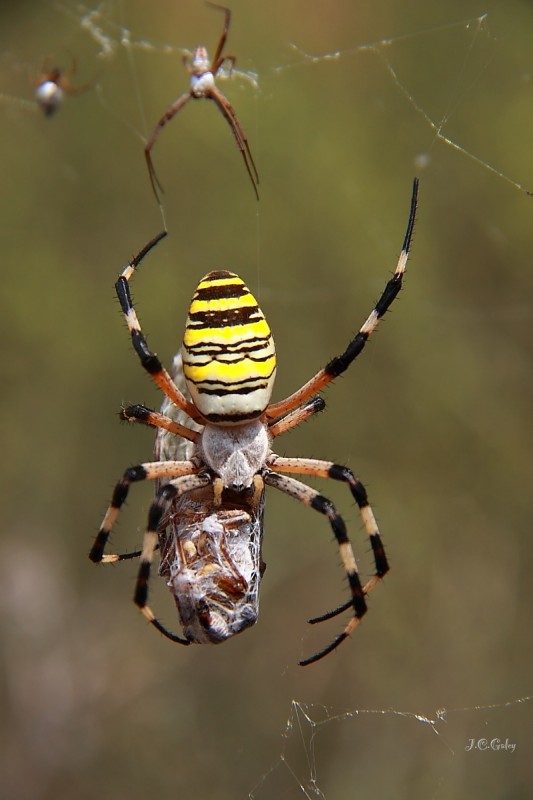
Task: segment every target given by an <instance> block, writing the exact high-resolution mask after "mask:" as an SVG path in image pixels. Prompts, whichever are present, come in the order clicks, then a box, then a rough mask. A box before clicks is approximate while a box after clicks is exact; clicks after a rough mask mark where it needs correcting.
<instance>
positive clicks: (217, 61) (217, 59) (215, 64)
mask: <svg viewBox="0 0 533 800" xmlns="http://www.w3.org/2000/svg"><path fill="white" fill-rule="evenodd" d="M207 5H208V6H211V8H216V9H217V10H218V11H223V12H224V28H223V30H222V33H221V35H220V39H219V40H218V44H217V49H216V52H215V55H214V57H213V61H212V64H211V70H212V72H213V75H216V74H217V72H218V69H219V67H220V65H221V64H222V61H224V58H221V56H222V51H223V50H224V45H225V44H226V39H227V38H228V33H229V26H230V22H231V10H230V9H229V8H226V7H225V6H219V5H218V4H217V3H210V2H209V0H207ZM226 57H227V56H226Z"/></svg>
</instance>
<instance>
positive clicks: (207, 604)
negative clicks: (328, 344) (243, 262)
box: [90, 179, 418, 666]
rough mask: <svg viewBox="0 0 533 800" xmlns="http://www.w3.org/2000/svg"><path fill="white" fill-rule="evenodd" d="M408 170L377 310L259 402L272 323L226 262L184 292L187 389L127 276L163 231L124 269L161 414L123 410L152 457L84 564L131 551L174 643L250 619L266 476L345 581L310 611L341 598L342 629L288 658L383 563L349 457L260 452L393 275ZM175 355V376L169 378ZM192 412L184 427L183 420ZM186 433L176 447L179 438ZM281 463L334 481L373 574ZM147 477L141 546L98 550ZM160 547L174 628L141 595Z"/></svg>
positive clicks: (359, 598) (270, 372) (296, 411)
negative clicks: (284, 388) (344, 493)
mask: <svg viewBox="0 0 533 800" xmlns="http://www.w3.org/2000/svg"><path fill="white" fill-rule="evenodd" d="M417 195H418V180H417V179H415V181H414V183H413V192H412V198H411V208H410V213H409V221H408V225H407V231H406V234H405V238H404V242H403V247H402V251H401V253H400V257H399V259H398V263H397V265H396V270H395V272H394V274H393V276H392V278H391V279H390V280H389V282H388V283H387V285H386V287H385V290H384V292H383V294H382V295H381V297H380V298H379V300H378V302H377V304H376V306H375V308H374V309H373V311H372V312H371V313H370V315H369V317H368V318H367V320H366V321H365V322H364V323H363V325H362V327H361V328H360V329H359V332H358V333H357V334H356V336H355V337H354V338H353V339H352V341H351V342H350V344H349V345H348V347H347V348H346V350H345V351H344V353H342V355H340V356H337V357H335V358H333V359H332V360H331V361H329V363H328V364H326V366H325V367H324V368H323V369H321V370H320V371H319V372H317V373H316V375H314V376H313V377H312V378H311V379H310V380H309V381H308V382H307V383H306V384H304V386H302V387H301V388H300V389H298V390H297V391H296V392H294V394H292V395H290V396H289V397H287V398H286V399H285V400H282V401H281V402H278V403H274V404H269V401H270V396H271V392H272V386H273V383H274V377H275V371H276V354H275V349H274V342H273V339H272V335H271V332H270V328H269V326H268V324H267V322H266V320H265V318H264V316H263V314H262V312H261V310H260V309H259V307H258V305H257V303H256V301H255V299H254V297H253V296H252V295H251V294H250V292H249V291H248V289H247V287H246V286H245V284H244V283H243V281H242V280H241V279H240V278H239V277H238V276H237V275H234V274H233V273H231V272H225V271H217V272H210V273H209V274H208V275H206V277H205V278H203V279H202V281H200V284H199V285H198V288H197V289H196V292H195V294H194V297H193V300H192V303H191V307H190V309H189V317H188V320H187V325H186V328H185V335H184V341H183V345H182V350H181V357H182V358H183V380H184V385H185V386H186V390H187V391H188V392H189V394H190V397H191V399H190V400H188V399H187V397H186V396H185V394H184V392H183V391H181V389H180V388H179V387H178V386H177V385H176V382H175V381H174V380H173V376H172V375H171V374H170V373H169V372H167V370H166V369H165V368H164V367H163V365H162V364H161V362H160V361H159V359H158V358H157V356H156V355H155V354H154V353H153V352H151V351H150V350H149V348H148V344H147V341H146V339H145V337H144V335H143V333H142V331H141V326H140V324H139V320H138V318H137V314H136V313H135V310H134V308H133V303H132V299H131V294H130V288H129V281H130V279H131V278H132V276H133V275H134V273H135V270H136V269H137V267H138V266H139V265H140V263H141V261H142V259H143V258H144V257H145V255H146V254H147V253H148V252H149V251H150V250H151V249H152V248H153V247H154V245H156V244H157V242H159V241H160V239H161V238H162V237H163V236H165V235H166V234H165V233H162V234H159V236H157V237H156V238H155V239H153V240H152V241H151V242H149V243H148V244H147V245H146V246H145V247H144V249H143V250H142V251H141V252H140V253H139V255H137V256H136V257H135V258H134V259H133V261H131V262H130V263H129V264H128V265H127V266H126V267H125V269H124V270H123V271H122V273H121V275H120V277H119V279H118V281H117V284H116V290H117V294H118V298H119V301H120V305H121V308H122V311H123V313H124V316H125V318H126V322H127V325H128V329H129V331H130V334H131V339H132V343H133V347H134V348H135V350H136V352H137V354H138V356H139V358H140V360H141V364H142V365H143V367H144V368H145V369H146V370H147V372H148V373H149V374H150V376H151V377H152V379H153V380H154V381H155V383H156V384H157V385H158V386H159V387H160V388H161V389H162V390H163V392H164V394H165V396H166V397H165V402H164V405H163V408H162V413H158V412H155V411H151V410H150V409H148V408H146V407H145V406H138V405H137V406H129V407H128V408H125V409H123V411H122V417H123V419H127V420H130V421H132V422H140V423H143V424H146V425H151V426H153V427H155V428H157V429H158V437H157V443H156V460H155V461H153V462H148V463H144V464H140V465H139V466H136V467H131V468H130V469H127V470H126V472H125V473H124V475H123V476H122V478H121V480H120V481H119V483H118V484H117V486H116V487H115V490H114V492H113V496H112V499H111V504H110V506H109V508H108V510H107V512H106V515H105V517H104V520H103V523H102V526H101V528H100V531H99V532H98V534H97V537H96V539H95V542H94V545H93V547H92V549H91V552H90V558H91V559H92V561H95V562H104V563H110V562H114V561H120V560H124V559H127V558H133V557H136V556H140V567H139V572H138V577H137V583H136V587H135V594H134V602H135V603H136V604H137V606H138V607H139V609H140V611H141V612H142V614H143V615H144V616H145V618H146V619H147V620H148V621H149V622H150V623H151V624H152V625H154V626H155V627H156V628H157V629H158V630H159V631H160V632H161V633H163V634H164V635H165V636H167V637H168V638H169V639H171V640H172V641H175V642H179V643H180V644H190V643H191V642H197V643H207V642H212V643H216V642H221V641H224V640H225V639H227V638H228V637H230V636H232V635H234V634H236V633H239V632H240V631H242V630H244V629H245V628H246V627H248V626H249V625H253V624H254V622H255V621H256V619H257V610H258V591H259V582H260V579H261V575H262V572H263V569H264V564H263V562H262V560H261V536H262V511H263V502H264V487H265V485H267V486H273V487H275V488H277V489H280V490H281V491H282V492H285V493H286V494H288V495H290V496H291V497H294V498H295V499H297V500H300V501H301V502H302V503H304V504H305V505H307V506H309V507H310V508H313V509H315V510H316V511H319V512H320V513H321V514H324V515H325V516H326V517H327V519H328V520H329V523H330V525H331V528H332V530H333V533H334V535H335V538H336V540H337V544H338V548H339V552H340V556H341V560H342V564H343V567H344V569H345V571H346V575H347V578H348V584H349V587H350V599H349V600H348V601H347V602H345V603H343V604H342V605H340V606H339V607H338V608H336V609H334V610H333V611H330V612H329V613H327V614H324V615H323V616H320V617H316V618H314V619H312V620H310V622H311V623H316V622H322V621H324V620H327V619H331V618H332V617H335V616H337V615H338V614H340V613H342V612H343V611H346V610H348V609H349V608H351V609H352V616H351V618H350V619H349V621H348V622H347V624H346V625H345V627H344V630H343V631H342V632H341V633H340V634H339V635H338V636H337V637H336V638H335V639H334V640H333V641H332V642H331V643H330V644H329V645H327V646H326V647H325V648H323V649H322V650H320V651H319V652H318V653H316V654H315V655H313V656H311V657H309V658H306V659H304V660H303V661H301V662H300V664H301V665H302V666H305V665H307V664H311V663H313V662H314V661H318V660H319V659H320V658H323V657H324V656H325V655H327V654H328V653H330V652H331V651H332V650H334V649H335V648H336V647H338V645H339V644H340V643H341V642H343V641H344V639H346V638H347V637H348V636H349V635H350V634H351V633H353V631H354V630H355V628H356V627H357V625H358V624H359V622H360V621H361V619H362V617H363V616H364V614H365V613H366V610H367V605H366V595H367V594H369V592H370V591H372V589H374V587H375V586H376V585H377V583H378V582H379V581H380V580H381V579H382V578H383V576H384V575H385V574H386V573H387V571H388V569H389V565H388V562H387V558H386V555H385V551H384V548H383V545H382V542H381V537H380V533H379V530H378V527H377V524H376V520H375V518H374V514H373V512H372V509H371V508H370V505H369V503H368V498H367V494H366V491H365V489H364V487H363V485H362V484H361V482H360V481H359V479H358V478H356V477H355V476H354V474H353V473H352V471H351V470H350V469H348V467H344V466H340V465H338V464H334V463H332V462H330V461H321V460H317V459H310V458H286V457H282V456H278V455H276V454H275V453H274V452H272V450H271V442H272V440H273V439H274V438H275V437H277V436H279V435H280V434H281V433H284V432H285V431H288V430H290V429H291V428H294V427H295V426H296V425H299V424H300V423H301V422H303V421H304V420H306V419H309V417H311V416H312V415H313V414H315V413H316V412H317V411H320V410H322V408H323V407H324V402H323V400H322V399H321V398H320V397H317V395H316V393H317V392H319V391H321V390H322V389H323V388H324V387H325V386H327V385H328V384H329V383H331V381H333V380H334V379H335V378H336V377H338V376H339V375H340V374H341V373H343V372H344V371H345V370H346V369H347V368H348V367H349V366H350V364H351V363H352V361H354V360H355V359H356V358H357V356H358V355H359V354H360V352H361V351H362V349H363V348H364V346H365V344H366V341H367V339H368V338H369V336H370V335H371V334H372V333H373V332H374V331H375V329H376V327H377V325H378V323H379V320H380V319H381V317H383V315H384V314H385V312H386V311H387V310H388V308H389V307H390V305H391V303H392V302H393V301H394V299H395V298H396V296H397V294H398V292H399V291H400V289H401V286H402V279H403V275H404V272H405V268H406V265H407V259H408V256H409V248H410V244H411V239H412V235H413V228H414V223H415V215H416V205H417ZM181 357H180V356H178V357H177V359H176V360H175V364H174V376H175V377H176V379H177V380H181V377H180V375H181ZM187 418H188V419H189V420H190V422H188V424H183V420H187ZM183 439H185V440H187V442H188V445H187V447H188V452H187V453H186V454H185V455H186V456H187V457H186V458H183V450H182V449H180V448H181V447H182V445H181V444H180V443H181V442H182V440H183ZM285 473H294V474H298V475H315V476H318V477H322V478H332V479H333V480H339V481H344V482H345V483H347V484H348V487H349V489H350V491H351V493H352V496H353V497H354V499H355V501H356V503H357V505H358V508H359V512H360V515H361V518H362V521H363V524H364V527H365V530H366V532H367V534H368V537H369V539H370V544H371V547H372V553H373V557H374V562H375V574H374V575H373V576H372V577H371V578H370V580H369V581H368V582H367V583H366V585H365V586H363V585H362V584H361V581H360V578H359V572H358V569H357V564H356V561H355V557H354V554H353V551H352V546H351V544H350V541H349V539H348V535H347V531H346V526H345V524H344V521H343V520H342V518H341V517H340V516H339V514H338V513H337V511H336V510H335V507H334V506H333V504H332V503H331V502H330V501H329V500H327V499H326V498H325V497H323V496H322V495H321V494H319V492H317V491H315V490H314V489H311V488H310V487H309V486H307V485H306V484H304V483H301V482H300V481H297V480H295V479H294V478H292V477H289V476H288V475H286V474H285ZM142 480H155V481H156V483H157V487H156V493H155V499H154V501H153V503H152V505H151V507H150V511H149V514H148V525H147V530H146V533H145V534H144V540H143V547H142V551H137V552H134V553H126V554H122V555H104V549H105V546H106V543H107V541H108V538H109V534H110V532H111V529H112V527H113V524H114V523H115V520H116V518H117V516H118V513H119V511H120V509H121V507H122V505H123V503H124V501H125V500H126V497H127V495H128V491H129V487H130V484H131V483H134V482H136V481H142ZM158 547H160V548H161V553H162V555H161V564H160V574H163V575H165V576H167V577H168V578H169V581H168V584H169V586H170V588H171V592H172V594H173V595H174V598H175V601H176V605H177V608H178V612H179V616H180V619H181V622H182V626H183V630H184V636H185V638H182V637H180V636H176V635H175V634H173V633H171V632H170V631H168V630H167V629H166V628H165V627H164V626H163V625H162V624H161V623H160V622H159V620H158V619H157V618H156V617H155V615H154V613H153V612H152V610H151V608H150V607H149V606H148V604H147V601H148V579H149V576H150V568H151V564H152V560H153V556H154V552H155V550H156V549H157V548H158Z"/></svg>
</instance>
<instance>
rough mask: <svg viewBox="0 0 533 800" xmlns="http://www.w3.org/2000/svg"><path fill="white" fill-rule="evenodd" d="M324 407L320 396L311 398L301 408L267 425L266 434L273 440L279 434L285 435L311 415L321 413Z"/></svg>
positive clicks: (324, 404)
mask: <svg viewBox="0 0 533 800" xmlns="http://www.w3.org/2000/svg"><path fill="white" fill-rule="evenodd" d="M325 407H326V403H325V401H324V399H323V398H322V397H320V395H317V396H316V397H312V398H311V400H308V401H307V402H306V403H304V405H303V406H298V407H297V408H295V409H294V410H293V411H289V412H288V413H287V414H285V416H283V417H281V419H277V420H276V421H275V422H271V423H269V426H268V432H269V434H270V435H271V436H272V438H273V439H274V438H275V437H276V436H279V435H280V434H281V433H286V432H287V431H290V430H291V428H295V427H296V426H297V425H300V424H301V423H302V422H306V421H307V420H308V419H309V418H310V417H312V416H313V414H317V413H318V412H320V411H323V410H324V408H325Z"/></svg>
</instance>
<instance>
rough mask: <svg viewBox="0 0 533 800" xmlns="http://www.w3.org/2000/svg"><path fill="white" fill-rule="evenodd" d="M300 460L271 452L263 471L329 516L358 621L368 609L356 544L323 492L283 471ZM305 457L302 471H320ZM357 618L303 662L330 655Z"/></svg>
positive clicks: (272, 482)
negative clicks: (271, 454) (353, 545)
mask: <svg viewBox="0 0 533 800" xmlns="http://www.w3.org/2000/svg"><path fill="white" fill-rule="evenodd" d="M299 460H300V459H284V458H281V457H279V456H275V455H273V456H271V457H270V458H269V460H268V467H266V468H265V469H264V470H263V472H262V475H263V479H264V481H265V484H267V485H268V486H272V487H274V488H275V489H279V490H280V491H282V492H284V493H285V494H288V495H289V496H290V497H294V498H295V499H296V500H299V501H300V502H301V503H304V505H306V506H309V508H313V509H314V510H315V511H319V512H320V513H321V514H324V515H325V516H326V517H327V518H328V520H329V523H330V525H331V528H332V530H333V533H334V535H335V539H336V540H337V545H338V547H339V553H340V556H341V561H342V564H343V567H344V570H345V572H346V575H347V578H348V584H349V586H350V591H351V599H350V601H349V603H348V604H347V607H352V608H353V613H354V617H353V620H356V621H357V623H356V624H358V622H359V620H360V619H361V618H362V617H363V616H364V614H365V613H366V609H367V607H366V600H365V593H364V589H363V587H362V585H361V580H360V578H359V571H358V569H357V563H356V560H355V556H354V553H353V549H352V545H351V544H350V540H349V538H348V533H347V531H346V525H345V523H344V520H343V519H342V517H341V516H340V515H339V514H338V513H337V511H336V509H335V506H334V505H333V503H332V502H331V501H330V500H328V499H327V498H326V497H324V496H323V495H322V494H320V493H319V492H317V491H316V490H315V489H312V488H311V487H310V486H307V485H306V484H305V483H301V482H300V481H298V480H296V479H295V478H291V477H289V476H287V475H284V474H280V473H282V472H284V471H285V469H286V471H290V472H298V471H300V470H298V469H297V467H298V466H299V465H298V464H297V463H296V462H298V461H299ZM301 461H303V462H304V464H302V465H300V466H301V467H302V469H301V472H302V473H303V474H320V473H317V472H314V473H311V471H310V469H309V468H306V467H305V461H306V460H305V459H302V460H301ZM289 462H290V464H289ZM317 463H320V464H323V465H324V466H326V465H327V464H328V462H317ZM329 466H330V467H335V466H336V465H334V464H330V465H329ZM289 467H290V468H289ZM274 470H277V471H274ZM336 611H337V610H336ZM339 613H340V611H339ZM353 620H351V621H350V622H349V623H348V625H346V627H345V629H344V630H343V631H342V633H340V634H339V635H338V636H337V637H336V638H335V639H334V640H333V642H331V644H329V645H328V646H327V647H325V648H324V649H323V650H320V651H319V652H318V653H316V654H315V655H313V656H311V657H310V658H306V659H304V660H303V661H300V665H301V666H307V665H308V664H312V663H313V662H315V661H318V660H319V659H321V658H323V657H324V656H326V655H328V653H331V651H332V650H335V648H337V647H338V646H339V645H340V644H341V643H342V642H343V641H344V640H345V639H346V638H347V637H348V636H349V635H350V633H351V632H352V630H354V629H355V627H356V624H354V623H353Z"/></svg>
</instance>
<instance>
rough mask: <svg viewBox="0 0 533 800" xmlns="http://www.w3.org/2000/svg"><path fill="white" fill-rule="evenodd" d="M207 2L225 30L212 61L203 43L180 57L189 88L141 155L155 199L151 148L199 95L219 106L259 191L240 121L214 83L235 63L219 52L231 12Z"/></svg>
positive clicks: (169, 109)
mask: <svg viewBox="0 0 533 800" xmlns="http://www.w3.org/2000/svg"><path fill="white" fill-rule="evenodd" d="M207 5H209V6H211V7H212V8H217V9H218V10H219V11H223V12H224V29H223V31H222V35H221V37H220V39H219V42H218V45H217V49H216V52H215V55H214V58H213V60H212V61H211V62H210V61H209V56H208V54H207V50H206V48H205V47H203V46H200V47H196V48H195V49H194V50H193V52H192V55H189V56H184V57H183V63H184V64H185V66H186V68H187V72H188V73H189V76H190V89H189V91H188V92H184V94H182V95H181V96H180V97H178V99H177V100H175V101H174V103H172V105H171V106H170V108H168V109H167V110H166V111H165V113H164V114H163V116H162V117H161V119H160V120H159V122H158V123H157V125H156V126H155V128H154V130H153V133H152V135H151V136H150V138H149V139H148V141H147V142H146V145H145V147H144V155H145V157H146V163H147V165H148V172H149V175H150V181H151V183H152V189H153V190H154V194H155V196H156V200H157V201H158V202H159V195H158V192H157V190H158V188H159V189H160V190H161V191H163V187H162V186H161V183H160V181H159V179H158V177H157V175H156V172H155V169H154V165H153V162H152V155H151V152H152V147H153V146H154V144H155V143H156V141H157V139H158V137H159V134H160V133H161V131H162V130H163V128H164V127H165V125H166V124H167V122H170V121H171V120H172V119H173V118H174V117H175V116H176V114H177V113H178V111H180V110H181V109H182V108H183V106H184V105H185V104H186V103H187V102H188V101H189V100H190V99H191V98H192V99H194V100H198V99H200V98H202V97H206V98H207V99H208V100H213V101H214V102H215V103H216V105H217V106H218V108H219V109H220V113H221V114H222V116H223V117H224V119H225V120H226V122H227V123H228V125H229V126H230V128H231V130H232V132H233V135H234V137H235V141H236V142H237V147H238V148H239V150H240V151H241V154H242V157H243V160H244V165H245V167H246V171H247V172H248V175H249V177H250V180H251V182H252V186H253V187H254V192H255V196H256V199H257V200H259V193H258V191H257V185H258V184H259V176H258V174H257V169H256V166H255V163H254V159H253V156H252V153H251V151H250V146H249V144H248V139H247V137H246V134H245V132H244V129H243V127H242V125H241V123H240V122H239V118H238V117H237V114H236V112H235V109H234V108H233V106H232V105H231V103H230V102H229V100H228V99H227V98H226V97H224V95H223V94H222V92H221V91H220V90H219V89H217V87H216V85H215V78H216V76H217V74H218V72H219V70H220V68H221V67H222V65H223V64H224V63H225V62H229V64H230V73H231V69H232V68H233V67H234V66H235V61H236V59H235V56H225V55H222V51H223V50H224V45H225V44H226V39H227V37H228V32H229V26H230V21H231V11H230V9H229V8H224V6H219V5H216V4H215V3H209V2H208V3H207Z"/></svg>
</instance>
